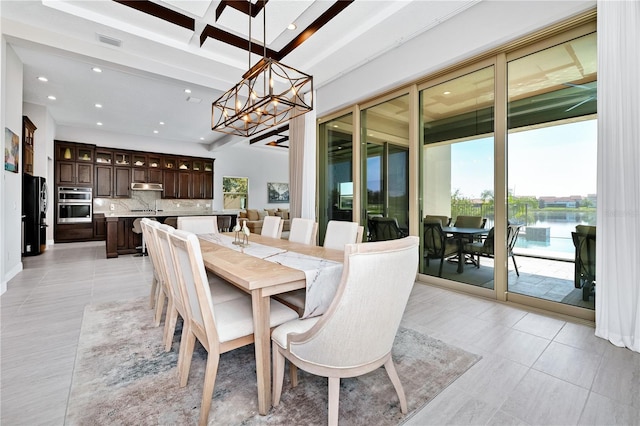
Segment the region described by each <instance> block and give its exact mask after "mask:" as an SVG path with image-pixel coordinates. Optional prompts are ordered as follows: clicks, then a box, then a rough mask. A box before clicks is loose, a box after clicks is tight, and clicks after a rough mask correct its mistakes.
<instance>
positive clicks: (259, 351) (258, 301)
mask: <svg viewBox="0 0 640 426" xmlns="http://www.w3.org/2000/svg"><path fill="white" fill-rule="evenodd" d="M270 303H271V301H270V298H269V296H264V297H263V295H262V289H257V290H253V291H252V292H251V304H252V306H253V332H254V336H255V350H256V375H257V377H258V412H259V413H260V414H261V415H263V416H264V415H266V414H267V412H268V411H269V409H270V408H271V350H270V349H271V333H270V327H269V317H270V312H269V311H270V309H271V305H270Z"/></svg>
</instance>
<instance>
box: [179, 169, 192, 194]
mask: <svg viewBox="0 0 640 426" xmlns="http://www.w3.org/2000/svg"><path fill="white" fill-rule="evenodd" d="M191 177H192V176H191V173H190V172H178V198H183V199H184V198H194V197H193V195H191V194H192V188H191V180H192V179H191Z"/></svg>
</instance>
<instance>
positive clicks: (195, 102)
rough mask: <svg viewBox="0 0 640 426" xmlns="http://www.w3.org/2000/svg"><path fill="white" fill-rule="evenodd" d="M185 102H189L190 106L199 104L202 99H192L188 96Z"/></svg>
mask: <svg viewBox="0 0 640 426" xmlns="http://www.w3.org/2000/svg"><path fill="white" fill-rule="evenodd" d="M187 102H191V103H192V104H199V103H200V102H202V99H200V98H194V97H193V96H189V97H188V98H187Z"/></svg>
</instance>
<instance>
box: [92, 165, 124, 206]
mask: <svg viewBox="0 0 640 426" xmlns="http://www.w3.org/2000/svg"><path fill="white" fill-rule="evenodd" d="M94 197H99V198H129V197H131V168H130V167H119V166H115V167H114V166H102V165H100V166H96V184H95V187H94Z"/></svg>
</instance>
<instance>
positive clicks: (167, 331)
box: [164, 299, 178, 352]
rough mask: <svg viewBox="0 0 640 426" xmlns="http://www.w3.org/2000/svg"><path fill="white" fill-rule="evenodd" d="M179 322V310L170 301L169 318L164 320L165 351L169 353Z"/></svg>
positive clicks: (168, 307)
mask: <svg viewBox="0 0 640 426" xmlns="http://www.w3.org/2000/svg"><path fill="white" fill-rule="evenodd" d="M177 322H178V310H177V309H176V307H175V306H174V305H173V301H172V300H171V299H169V304H168V305H167V316H166V318H165V320H164V351H165V352H169V351H170V350H171V344H172V343H173V335H174V334H175V332H176V323H177Z"/></svg>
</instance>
